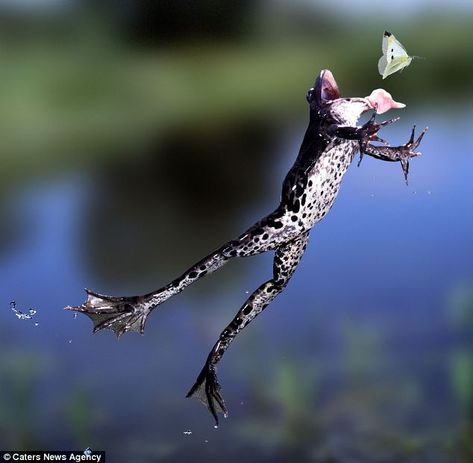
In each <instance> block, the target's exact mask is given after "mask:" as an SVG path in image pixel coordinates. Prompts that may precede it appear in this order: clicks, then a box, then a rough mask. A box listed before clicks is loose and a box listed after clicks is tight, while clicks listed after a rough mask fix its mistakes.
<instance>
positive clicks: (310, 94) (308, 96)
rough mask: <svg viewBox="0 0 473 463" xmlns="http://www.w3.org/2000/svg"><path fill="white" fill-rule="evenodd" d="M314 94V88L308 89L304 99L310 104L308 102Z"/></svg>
mask: <svg viewBox="0 0 473 463" xmlns="http://www.w3.org/2000/svg"><path fill="white" fill-rule="evenodd" d="M313 93H314V88H313V87H312V88H310V89H309V91H308V92H307V95H306V99H307V102H308V103H310V101H311V100H312V95H313Z"/></svg>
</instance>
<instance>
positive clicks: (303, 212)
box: [66, 71, 423, 423]
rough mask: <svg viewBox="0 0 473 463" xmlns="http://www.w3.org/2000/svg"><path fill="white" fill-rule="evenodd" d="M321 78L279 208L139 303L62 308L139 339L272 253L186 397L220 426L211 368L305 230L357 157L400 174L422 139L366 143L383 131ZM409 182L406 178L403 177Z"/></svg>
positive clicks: (270, 292)
mask: <svg viewBox="0 0 473 463" xmlns="http://www.w3.org/2000/svg"><path fill="white" fill-rule="evenodd" d="M324 72H325V71H322V73H321V74H320V76H319V77H318V79H317V81H316V84H315V87H314V88H313V89H310V91H309V93H308V95H307V100H308V102H309V107H310V119H309V126H308V128H307V130H306V133H305V136H304V139H303V142H302V145H301V148H300V151H299V155H298V157H297V159H296V161H295V163H294V165H293V166H292V168H291V169H290V171H289V172H288V174H287V175H286V178H285V179H284V182H283V187H282V192H281V200H280V203H279V206H278V207H277V208H276V209H275V210H274V212H272V213H270V214H269V215H267V216H266V217H264V218H263V219H261V220H260V221H259V222H257V223H256V224H254V225H253V226H252V227H250V228H249V229H248V230H247V231H246V232H245V233H243V234H242V235H240V236H239V237H238V238H236V239H235V240H232V241H230V242H228V243H226V244H225V245H223V246H222V247H221V248H219V249H218V250H216V251H214V252H213V253H211V254H210V255H208V256H207V257H205V258H204V259H202V260H201V261H200V262H198V263H197V264H195V265H193V266H192V267H191V268H190V269H188V270H187V271H186V272H184V273H183V274H182V275H181V276H180V277H178V278H176V279H175V280H173V281H172V282H171V283H169V284H167V285H166V286H164V287H162V288H160V289H158V290H156V291H153V292H150V293H148V294H145V295H142V296H133V297H115V296H105V295H101V294H97V293H94V292H92V291H87V295H88V297H87V300H86V302H85V303H84V304H82V305H80V306H76V307H66V309H68V310H75V311H78V312H81V313H84V314H85V315H87V316H89V317H90V318H91V319H92V321H93V323H94V332H95V331H99V330H102V329H105V328H109V329H111V330H113V331H114V332H115V333H116V334H117V335H118V336H120V335H122V334H123V333H125V332H127V331H138V332H141V333H143V331H144V328H145V322H146V320H147V317H148V315H149V314H150V313H151V311H153V310H154V309H156V308H157V307H158V306H159V305H161V304H162V303H163V302H164V301H166V300H167V299H169V298H170V297H172V296H173V295H175V294H178V293H179V292H181V291H182V290H183V289H184V288H186V287H187V286H189V285H190V284H192V283H194V282H195V281H197V280H199V279H200V278H202V277H204V276H205V275H208V274H210V273H212V272H214V271H216V270H217V269H219V268H220V267H222V266H223V265H224V264H225V263H227V262H228V261H229V260H230V259H232V258H234V257H248V256H253V255H256V254H259V253H262V252H266V251H275V256H274V264H273V276H272V278H271V279H270V280H268V281H266V282H265V283H263V284H262V285H260V286H259V287H258V288H257V289H256V290H255V291H254V292H253V293H252V294H251V295H250V296H249V297H248V299H247V300H246V301H245V303H244V304H243V306H242V307H241V309H240V310H239V311H238V313H237V314H236V315H235V317H234V319H233V320H232V321H231V323H230V324H229V325H228V326H227V327H226V328H225V329H224V330H223V331H222V333H221V334H220V336H219V338H218V340H217V342H216V343H215V345H214V347H213V348H212V350H211V351H210V354H209V355H208V358H207V361H206V362H205V365H204V368H203V369H202V371H201V373H200V374H199V376H198V378H197V381H196V383H195V384H194V386H193V387H192V388H191V390H190V391H189V393H188V397H190V396H194V397H197V398H199V399H200V400H201V401H202V402H203V403H204V404H205V405H206V406H207V407H208V408H209V410H210V412H211V413H212V415H213V416H214V418H215V420H216V422H217V423H218V416H217V413H219V412H220V413H224V414H226V413H227V410H226V407H225V402H224V400H223V397H222V396H221V394H220V386H219V383H218V381H217V376H216V365H217V363H218V362H219V361H220V360H221V358H222V356H223V355H224V353H225V351H226V349H227V348H228V346H229V345H230V343H231V342H232V341H233V339H234V338H235V337H236V336H237V335H238V333H239V332H240V331H241V330H242V329H243V328H245V326H247V325H248V324H249V323H250V322H251V321H252V320H253V319H254V318H255V317H256V316H257V315H258V314H260V313H261V312H262V311H263V310H264V309H265V308H266V307H267V306H268V305H269V304H270V302H271V301H272V300H273V299H274V298H275V297H276V296H277V295H278V294H279V293H280V292H281V291H282V290H283V289H284V288H285V287H286V285H287V284H288V282H289V280H290V278H291V277H292V275H293V273H294V271H295V269H296V268H297V265H298V264H299V262H300V260H301V258H302V255H303V253H304V251H305V248H306V246H307V241H308V237H309V232H310V230H311V229H312V228H313V227H314V225H315V224H317V223H318V222H319V221H320V220H322V219H323V217H324V216H325V215H326V214H327V213H328V211H329V210H330V208H331V207H332V205H333V203H334V201H335V199H336V197H337V195H338V192H339V189H340V184H341V181H342V178H343V175H344V174H345V172H346V171H347V169H348V167H349V166H350V164H351V162H352V161H353V158H354V156H355V154H356V153H357V152H358V151H360V149H361V150H362V151H363V152H365V153H366V154H368V155H370V156H373V157H375V158H378V159H382V160H386V161H400V162H401V164H402V165H403V168H405V166H406V165H407V169H408V161H409V158H410V157H413V156H416V155H417V154H418V153H416V152H415V151H414V149H415V148H416V147H417V146H418V144H419V143H420V140H421V139H422V136H423V134H422V135H421V136H420V137H419V138H418V140H416V141H415V142H414V139H413V134H412V136H411V139H410V140H409V142H408V143H407V144H406V145H403V146H400V147H379V146H374V145H372V144H370V143H369V142H370V141H371V140H372V139H376V137H375V135H376V132H377V130H379V128H381V127H382V126H383V125H386V124H387V123H389V122H391V121H388V122H385V123H382V124H379V125H377V124H375V123H374V118H372V119H371V120H370V121H369V122H368V123H367V124H365V125H363V126H362V127H357V126H356V123H357V121H358V118H359V117H360V115H361V114H362V113H363V112H365V111H367V110H369V109H371V106H370V104H369V102H368V101H367V100H366V99H365V98H340V97H339V95H338V89H337V88H336V84H335V88H334V87H333V86H332V87H330V85H329V84H327V79H325V78H324ZM404 171H405V173H406V175H407V172H406V170H404Z"/></svg>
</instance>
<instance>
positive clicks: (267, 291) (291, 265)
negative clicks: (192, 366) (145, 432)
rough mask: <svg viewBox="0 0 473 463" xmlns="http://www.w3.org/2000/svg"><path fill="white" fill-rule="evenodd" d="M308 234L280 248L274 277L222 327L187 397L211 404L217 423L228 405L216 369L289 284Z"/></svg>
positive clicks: (302, 252) (277, 252)
mask: <svg viewBox="0 0 473 463" xmlns="http://www.w3.org/2000/svg"><path fill="white" fill-rule="evenodd" d="M308 235H309V232H305V233H303V234H301V235H300V236H298V237H297V238H294V239H293V240H292V241H290V242H288V243H287V244H284V245H282V246H280V247H279V248H278V249H277V250H276V253H275V256H274V264H273V278H271V279H270V280H269V281H267V282H266V283H263V284H262V285H261V286H260V287H259V288H258V289H257V290H256V291H254V292H253V294H251V296H250V297H249V298H248V299H247V300H246V302H245V303H244V304H243V306H242V307H241V309H240V310H239V311H238V313H237V314H236V316H235V318H234V319H233V320H232V322H231V323H230V324H229V325H228V326H227V327H226V328H225V329H224V330H223V331H222V333H221V334H220V337H219V339H218V341H217V342H216V343H215V345H214V347H213V348H212V350H211V351H210V353H209V355H208V357H207V361H206V362H205V365H204V368H202V371H201V372H200V374H199V376H198V378H197V381H196V382H195V384H194V386H192V388H191V389H190V391H189V392H188V394H187V397H195V398H197V399H199V400H200V401H201V402H202V403H203V404H204V405H206V406H207V408H208V409H209V411H210V413H211V414H212V416H213V417H214V419H215V422H216V424H217V425H218V416H217V413H223V414H224V416H226V415H227V408H226V406H225V401H224V400H223V397H222V395H221V394H220V385H219V383H218V380H217V375H216V371H215V369H216V365H217V363H218V362H219V361H220V360H221V358H222V356H223V354H224V353H225V351H226V350H227V348H228V346H229V345H230V343H231V342H232V341H233V339H235V337H236V335H237V334H238V333H239V332H240V331H241V330H242V329H243V328H245V326H246V325H248V323H250V322H251V321H252V320H253V319H254V318H255V317H256V316H257V315H259V314H260V313H261V312H262V311H263V310H264V309H265V308H266V307H267V306H268V305H269V304H270V303H271V301H272V300H273V299H274V298H275V297H276V296H277V295H278V294H279V293H280V292H281V291H282V290H283V289H284V288H285V287H286V285H287V284H288V282H289V280H290V278H291V276H292V275H293V273H294V271H295V270H296V267H297V265H298V264H299V262H300V260H301V258H302V255H303V254H304V251H305V248H306V246H307V241H308Z"/></svg>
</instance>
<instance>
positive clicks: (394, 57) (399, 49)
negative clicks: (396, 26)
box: [378, 31, 412, 79]
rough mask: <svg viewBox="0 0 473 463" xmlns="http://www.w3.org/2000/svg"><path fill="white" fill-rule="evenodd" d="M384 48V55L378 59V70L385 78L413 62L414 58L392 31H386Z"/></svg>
mask: <svg viewBox="0 0 473 463" xmlns="http://www.w3.org/2000/svg"><path fill="white" fill-rule="evenodd" d="M382 50H383V56H382V57H381V58H380V59H379V61H378V71H379V73H380V74H381V75H382V76H383V79H385V78H386V77H388V76H389V75H391V74H393V73H395V72H397V71H399V70H400V69H403V68H405V67H406V66H409V64H411V61H412V58H411V57H410V56H409V55H408V54H407V51H406V49H405V48H404V47H403V45H402V44H401V42H399V40H397V39H396V37H394V35H393V34H392V33H391V32H388V31H384V34H383V43H382Z"/></svg>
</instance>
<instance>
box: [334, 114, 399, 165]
mask: <svg viewBox="0 0 473 463" xmlns="http://www.w3.org/2000/svg"><path fill="white" fill-rule="evenodd" d="M375 117H376V112H373V115H372V116H371V117H370V119H369V120H368V121H367V122H366V123H365V124H363V125H362V126H361V127H351V126H346V125H339V124H336V123H334V124H330V125H329V126H328V128H327V135H330V136H335V137H338V138H343V139H344V140H357V141H358V143H359V145H360V160H359V161H358V166H359V165H360V164H361V161H362V159H363V154H364V153H365V147H366V146H367V145H368V144H369V143H370V142H373V141H377V142H380V143H384V144H388V142H387V141H386V140H384V139H382V138H380V137H379V136H378V132H379V131H380V130H381V129H382V128H383V127H386V126H387V125H389V124H393V123H394V122H397V121H398V120H399V119H400V118H399V117H394V118H393V119H389V120H387V121H384V122H381V123H379V124H378V123H377V122H375Z"/></svg>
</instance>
